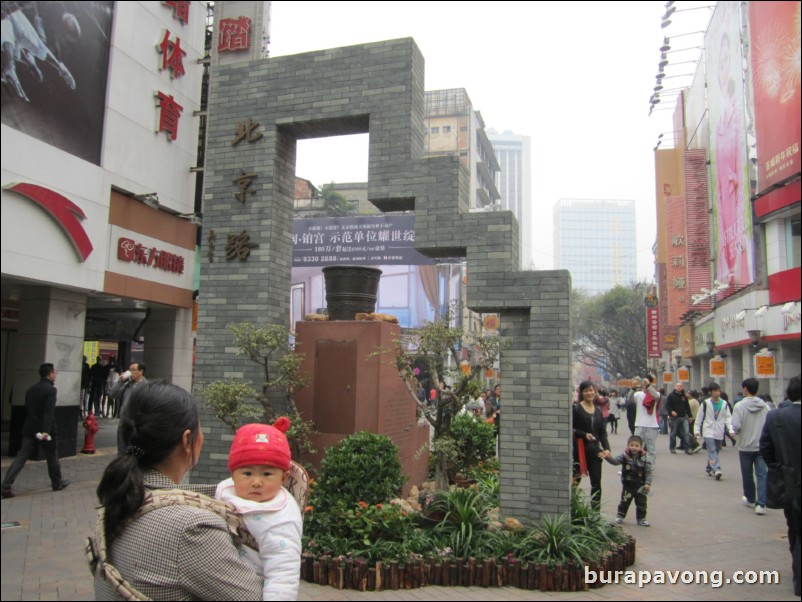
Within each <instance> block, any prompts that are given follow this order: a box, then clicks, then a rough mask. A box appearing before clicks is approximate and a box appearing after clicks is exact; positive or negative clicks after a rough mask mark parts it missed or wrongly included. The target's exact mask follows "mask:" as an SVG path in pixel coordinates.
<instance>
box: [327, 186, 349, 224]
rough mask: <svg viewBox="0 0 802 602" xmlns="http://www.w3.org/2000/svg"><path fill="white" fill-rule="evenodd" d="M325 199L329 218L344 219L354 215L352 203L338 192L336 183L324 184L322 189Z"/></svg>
mask: <svg viewBox="0 0 802 602" xmlns="http://www.w3.org/2000/svg"><path fill="white" fill-rule="evenodd" d="M320 196H322V197H323V200H324V205H325V209H326V215H327V216H329V217H343V216H346V215H349V214H350V213H352V212H353V211H352V208H351V203H350V202H349V201H348V199H347V198H345V195H343V194H342V193H341V192H337V186H336V185H335V184H334V182H331V183H330V184H324V185H323V188H321V189H320Z"/></svg>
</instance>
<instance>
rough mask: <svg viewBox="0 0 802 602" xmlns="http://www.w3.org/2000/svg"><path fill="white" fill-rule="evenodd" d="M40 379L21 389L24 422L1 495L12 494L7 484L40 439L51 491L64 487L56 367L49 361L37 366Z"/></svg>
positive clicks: (12, 481)
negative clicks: (16, 450) (59, 457)
mask: <svg viewBox="0 0 802 602" xmlns="http://www.w3.org/2000/svg"><path fill="white" fill-rule="evenodd" d="M39 376H40V377H41V380H40V381H39V382H38V383H36V384H35V385H33V386H31V388H30V389H28V391H27V392H26V393H25V422H24V423H23V425H22V447H21V448H20V450H19V452H18V453H17V457H16V458H14V462H12V464H11V467H10V468H9V469H8V472H7V473H6V477H5V478H4V479H3V486H2V487H3V498H7V497H14V490H13V489H12V488H11V486H12V485H13V484H14V480H15V479H16V478H17V475H18V474H19V473H20V472H22V469H23V467H24V466H25V463H26V462H27V461H28V460H29V459H30V458H31V457H32V456H33V455H34V454H35V453H36V445H37V443H39V442H41V445H42V449H43V450H44V452H45V458H46V459H47V474H48V476H49V477H50V484H51V486H52V487H53V491H61V490H62V489H66V487H67V485H69V484H70V482H69V481H65V480H64V479H62V478H61V464H60V463H59V460H58V431H57V429H56V387H55V385H54V383H55V382H56V369H55V368H54V367H53V364H42V365H41V366H39Z"/></svg>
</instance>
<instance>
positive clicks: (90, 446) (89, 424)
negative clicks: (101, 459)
mask: <svg viewBox="0 0 802 602" xmlns="http://www.w3.org/2000/svg"><path fill="white" fill-rule="evenodd" d="M84 428H85V429H86V435H85V436H84V448H83V449H82V450H81V453H82V454H94V453H95V452H96V451H97V450H96V449H95V433H96V432H98V431H99V430H100V425H99V424H98V423H97V418H95V415H94V414H93V413H92V412H91V411H90V412H89V415H88V416H87V417H86V420H84Z"/></svg>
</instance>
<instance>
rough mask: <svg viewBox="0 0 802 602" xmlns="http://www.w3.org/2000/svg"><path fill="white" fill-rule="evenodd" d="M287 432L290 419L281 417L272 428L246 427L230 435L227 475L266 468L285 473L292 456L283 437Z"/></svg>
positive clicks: (262, 426)
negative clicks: (247, 468)
mask: <svg viewBox="0 0 802 602" xmlns="http://www.w3.org/2000/svg"><path fill="white" fill-rule="evenodd" d="M289 428H290V419H289V418H287V417H286V416H282V417H281V418H279V419H278V420H276V422H274V423H273V426H270V425H269V424H259V423H253V424H246V425H245V426H243V427H242V428H240V429H239V430H238V431H237V433H236V434H235V435H234V441H233V442H232V443H231V451H230V452H229V454H228V471H229V472H234V471H235V470H236V469H237V468H240V467H242V466H255V465H257V464H266V465H268V466H275V467H277V468H280V469H281V470H289V468H290V462H291V461H292V454H290V444H289V443H288V442H287V436H286V435H285V434H284V433H286V432H287V430H288V429H289Z"/></svg>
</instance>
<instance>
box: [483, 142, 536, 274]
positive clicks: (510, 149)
mask: <svg viewBox="0 0 802 602" xmlns="http://www.w3.org/2000/svg"><path fill="white" fill-rule="evenodd" d="M487 137H488V138H489V140H490V142H491V143H492V144H493V150H494V151H495V155H496V160H497V161H498V164H499V168H500V169H499V172H498V174H497V176H496V180H497V185H498V191H499V194H500V195H501V199H500V206H501V208H502V209H507V210H509V211H512V212H513V213H514V214H515V217H516V218H517V219H518V227H519V229H520V236H521V268H522V269H525V270H530V269H533V268H534V259H535V258H534V248H533V244H532V241H533V237H534V221H533V217H532V215H533V212H532V140H531V138H530V137H529V136H521V135H518V134H514V133H512V132H511V131H509V130H506V131H504V132H503V133H501V134H499V133H497V132H496V131H495V130H494V129H493V128H490V129H488V130H487Z"/></svg>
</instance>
